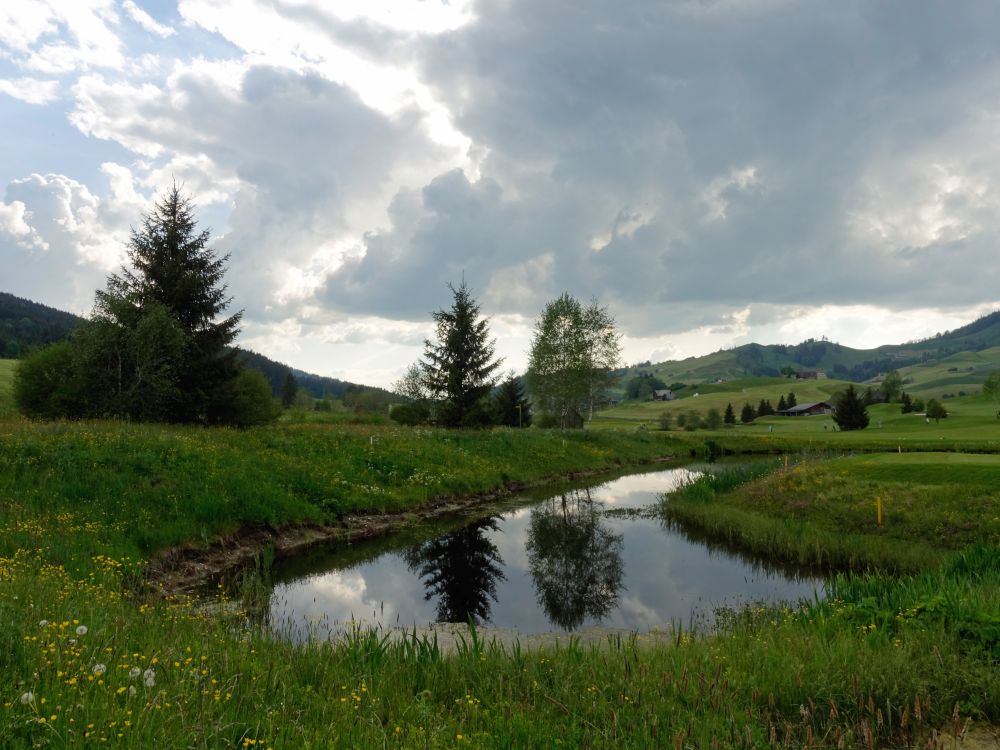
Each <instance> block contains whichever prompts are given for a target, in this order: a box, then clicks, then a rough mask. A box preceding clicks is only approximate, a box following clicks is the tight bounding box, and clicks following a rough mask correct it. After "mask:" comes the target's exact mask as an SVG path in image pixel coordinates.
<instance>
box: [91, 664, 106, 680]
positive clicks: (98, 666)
mask: <svg viewBox="0 0 1000 750" xmlns="http://www.w3.org/2000/svg"><path fill="white" fill-rule="evenodd" d="M107 671H108V668H107V667H106V666H104V665H103V664H95V665H94V674H96V675H97V676H98V677H100V676H101V675H102V674H104V673H105V672H107Z"/></svg>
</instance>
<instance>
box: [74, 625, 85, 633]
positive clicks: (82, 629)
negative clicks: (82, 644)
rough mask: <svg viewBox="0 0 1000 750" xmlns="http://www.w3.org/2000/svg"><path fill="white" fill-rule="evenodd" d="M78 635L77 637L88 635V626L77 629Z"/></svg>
mask: <svg viewBox="0 0 1000 750" xmlns="http://www.w3.org/2000/svg"><path fill="white" fill-rule="evenodd" d="M76 634H77V635H87V626H86V625H80V626H79V627H77V629H76Z"/></svg>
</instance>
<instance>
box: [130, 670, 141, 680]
mask: <svg viewBox="0 0 1000 750" xmlns="http://www.w3.org/2000/svg"><path fill="white" fill-rule="evenodd" d="M141 674H142V670H141V669H139V667H132V668H131V669H130V670H129V671H128V678H129V679H130V680H135V679H137V678H138V677H139V675H141Z"/></svg>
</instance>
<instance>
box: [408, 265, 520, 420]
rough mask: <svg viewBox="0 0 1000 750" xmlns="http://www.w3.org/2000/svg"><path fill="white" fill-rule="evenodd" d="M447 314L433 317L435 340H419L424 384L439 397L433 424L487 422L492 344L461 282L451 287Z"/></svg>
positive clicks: (493, 366) (486, 325) (493, 379)
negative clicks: (435, 420) (485, 401)
mask: <svg viewBox="0 0 1000 750" xmlns="http://www.w3.org/2000/svg"><path fill="white" fill-rule="evenodd" d="M448 288H449V289H450V290H451V292H452V295H453V296H454V300H453V302H452V306H451V308H450V309H449V310H439V311H438V312H436V313H434V314H433V317H434V322H435V323H436V324H437V330H436V341H431V340H429V339H428V340H425V341H424V362H423V363H422V365H421V367H422V370H423V376H424V381H425V383H426V385H427V389H428V390H429V391H430V392H431V394H432V395H433V396H434V397H435V398H436V399H438V422H439V423H440V424H442V425H444V426H446V427H472V426H476V425H483V424H487V423H488V422H489V414H488V413H487V411H486V409H485V407H484V404H483V401H484V399H485V398H486V396H487V395H488V394H489V392H490V391H491V390H492V389H493V386H494V385H495V384H496V376H495V375H494V373H495V372H496V370H497V368H499V367H500V362H501V361H500V360H498V359H494V351H495V342H494V341H491V340H490V334H489V323H488V322H487V321H486V320H485V319H482V318H480V316H479V305H477V304H476V302H475V300H473V299H472V295H471V294H470V293H469V288H468V287H467V286H466V284H465V281H464V280H463V281H462V284H461V285H460V286H459V287H458V288H457V289H456V288H455V287H453V286H452V285H451V284H449V285H448Z"/></svg>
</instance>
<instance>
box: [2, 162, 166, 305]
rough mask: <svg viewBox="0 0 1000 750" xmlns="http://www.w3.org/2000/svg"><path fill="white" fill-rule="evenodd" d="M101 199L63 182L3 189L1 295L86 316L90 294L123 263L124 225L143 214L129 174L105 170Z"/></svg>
mask: <svg viewBox="0 0 1000 750" xmlns="http://www.w3.org/2000/svg"><path fill="white" fill-rule="evenodd" d="M103 171H104V173H105V175H106V176H107V177H108V179H109V181H110V185H111V192H110V194H109V195H108V196H107V197H105V198H101V197H98V196H96V195H94V194H93V193H91V192H90V190H89V189H88V188H87V187H86V186H85V185H83V184H81V183H79V182H77V181H76V180H73V179H71V178H69V177H66V176H65V175H59V174H48V175H39V174H33V175H30V176H28V177H26V178H23V179H18V180H14V181H13V182H11V183H10V184H8V185H7V188H6V191H5V195H4V201H3V203H0V262H2V263H0V264H2V265H3V268H4V270H5V277H4V281H5V287H6V289H7V290H9V291H15V292H17V293H20V294H22V295H25V296H30V297H32V298H34V299H38V300H39V301H42V302H45V303H47V304H50V305H54V306H56V307H60V308H64V309H67V308H68V309H70V310H72V311H74V312H81V311H85V310H87V309H89V307H90V305H91V303H92V302H93V295H94V290H95V289H97V288H98V287H101V286H103V282H104V279H105V277H106V276H107V274H108V272H110V271H113V270H116V269H117V268H118V266H119V265H120V264H121V262H122V261H123V259H124V248H125V243H126V241H127V239H128V232H129V222H130V221H133V222H134V221H135V219H136V217H137V216H139V215H140V214H141V213H142V211H143V210H144V209H145V208H146V207H147V202H146V200H145V199H144V198H143V197H142V196H141V195H139V194H138V193H136V192H135V190H134V186H133V184H132V180H131V176H130V173H129V172H128V170H127V169H125V168H123V167H120V166H118V165H114V164H106V165H104V167H103Z"/></svg>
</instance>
